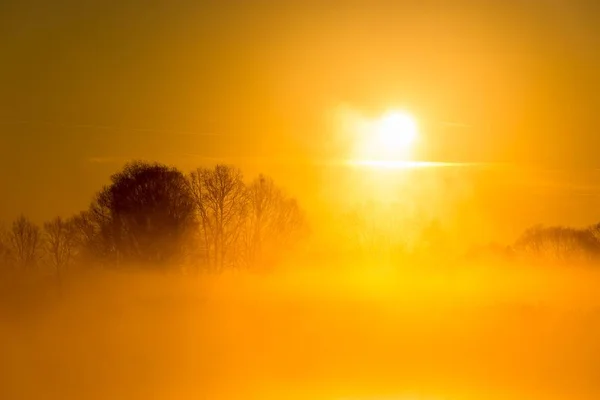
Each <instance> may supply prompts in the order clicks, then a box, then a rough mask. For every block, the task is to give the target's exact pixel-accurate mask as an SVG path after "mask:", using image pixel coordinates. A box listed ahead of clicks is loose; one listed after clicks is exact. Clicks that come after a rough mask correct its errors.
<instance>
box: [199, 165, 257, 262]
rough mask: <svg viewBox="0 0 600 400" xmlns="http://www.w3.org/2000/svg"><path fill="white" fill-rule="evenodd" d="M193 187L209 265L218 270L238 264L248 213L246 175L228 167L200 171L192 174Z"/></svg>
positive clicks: (218, 166) (205, 255)
mask: <svg viewBox="0 0 600 400" xmlns="http://www.w3.org/2000/svg"><path fill="white" fill-rule="evenodd" d="M189 184H190V188H191V192H192V196H193V199H194V202H195V205H196V210H197V214H198V216H199V218H200V229H201V234H200V235H201V236H202V244H203V252H204V259H205V261H206V263H207V265H208V266H209V267H210V268H211V269H212V270H216V271H222V270H223V269H224V268H225V267H226V266H231V265H236V264H237V262H238V260H237V257H238V256H239V253H238V252H236V249H237V247H238V245H239V240H240V236H241V232H242V228H243V226H244V222H245V218H246V215H247V212H248V197H247V192H246V187H245V185H244V181H243V175H242V172H241V171H240V170H239V169H237V168H235V167H232V166H228V165H217V166H215V167H214V168H213V169H208V168H199V169H197V170H196V171H194V172H193V173H192V174H191V175H190V177H189Z"/></svg>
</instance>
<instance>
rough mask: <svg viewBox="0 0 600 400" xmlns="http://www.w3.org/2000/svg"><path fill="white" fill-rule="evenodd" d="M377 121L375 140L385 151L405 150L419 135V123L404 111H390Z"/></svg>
mask: <svg viewBox="0 0 600 400" xmlns="http://www.w3.org/2000/svg"><path fill="white" fill-rule="evenodd" d="M375 123H376V132H375V138H374V140H375V141H377V146H380V147H381V149H382V150H385V151H391V152H394V151H404V150H406V148H407V147H409V146H410V145H411V144H412V143H413V142H414V141H415V138H416V137H417V123H416V122H415V120H414V118H413V117H411V116H410V115H408V114H407V113H403V112H398V111H394V112H390V113H387V114H385V115H383V116H382V117H381V118H380V119H379V120H378V121H376V122H375Z"/></svg>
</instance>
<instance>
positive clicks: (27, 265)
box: [8, 216, 42, 270]
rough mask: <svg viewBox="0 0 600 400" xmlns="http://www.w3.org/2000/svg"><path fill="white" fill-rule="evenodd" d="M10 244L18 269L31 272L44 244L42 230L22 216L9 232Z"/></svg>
mask: <svg viewBox="0 0 600 400" xmlns="http://www.w3.org/2000/svg"><path fill="white" fill-rule="evenodd" d="M8 242H9V246H10V250H11V254H12V257H13V259H14V261H15V263H16V265H17V267H18V268H20V269H21V270H30V269H32V268H33V267H35V266H36V263H37V261H38V259H39V256H40V250H41V244H42V243H41V242H42V240H41V235H40V228H39V227H38V226H37V225H35V224H34V223H33V222H31V221H30V220H28V219H27V218H25V217H24V216H20V217H19V218H17V219H16V220H15V221H14V222H13V224H12V226H11V229H10V231H9V232H8Z"/></svg>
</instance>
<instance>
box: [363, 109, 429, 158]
mask: <svg viewBox="0 0 600 400" xmlns="http://www.w3.org/2000/svg"><path fill="white" fill-rule="evenodd" d="M356 130H357V133H358V137H357V140H356V143H355V151H354V157H353V158H354V160H355V161H358V162H361V163H364V162H367V163H377V164H385V163H398V162H406V161H410V158H411V153H412V150H413V147H414V143H415V141H416V140H417V137H418V126H417V122H416V120H415V118H414V117H413V116H412V115H410V114H409V113H407V112H404V111H388V112H386V113H384V114H382V115H380V116H378V117H376V118H371V119H363V120H362V121H360V123H359V124H358V126H357V129H356Z"/></svg>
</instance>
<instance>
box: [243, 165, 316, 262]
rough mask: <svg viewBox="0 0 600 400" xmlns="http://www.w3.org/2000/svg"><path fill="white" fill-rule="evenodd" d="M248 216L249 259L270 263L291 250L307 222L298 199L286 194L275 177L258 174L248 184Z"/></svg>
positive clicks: (250, 260) (249, 260) (303, 231)
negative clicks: (278, 185)
mask: <svg viewBox="0 0 600 400" xmlns="http://www.w3.org/2000/svg"><path fill="white" fill-rule="evenodd" d="M248 201H249V215H248V220H247V225H248V227H247V230H246V231H247V236H246V237H247V240H246V242H247V246H246V248H247V261H248V262H249V263H250V264H256V263H265V262H267V263H268V260H266V259H265V256H267V255H270V256H271V257H270V258H271V259H273V258H277V257H278V256H279V255H280V254H282V253H284V252H285V251H288V250H290V249H291V247H292V246H293V245H294V244H295V243H297V241H298V239H300V237H301V236H302V234H304V233H306V229H307V224H306V220H305V217H304V213H303V212H302V210H301V209H300V207H299V205H298V203H297V202H296V200H295V199H293V198H290V197H288V196H286V194H285V193H284V192H283V190H281V189H280V188H279V187H277V186H276V185H275V183H274V182H273V180H272V179H271V178H269V177H266V176H264V175H259V176H258V178H256V179H255V180H254V181H253V182H252V183H250V185H249V186H248Z"/></svg>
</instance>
